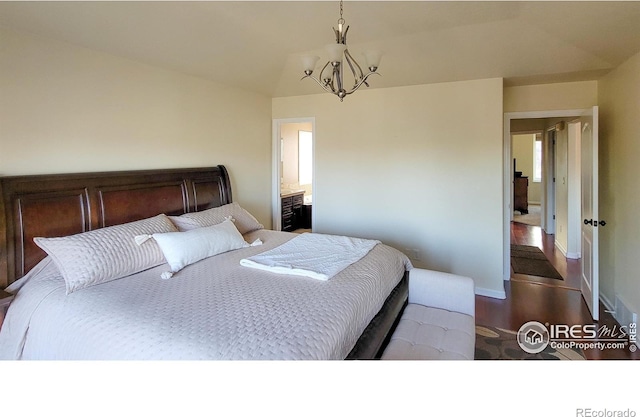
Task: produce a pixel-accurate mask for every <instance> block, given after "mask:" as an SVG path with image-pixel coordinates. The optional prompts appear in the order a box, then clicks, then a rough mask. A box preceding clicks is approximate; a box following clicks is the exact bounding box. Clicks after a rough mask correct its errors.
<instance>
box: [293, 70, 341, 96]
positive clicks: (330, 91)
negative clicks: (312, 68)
mask: <svg viewBox="0 0 640 417" xmlns="http://www.w3.org/2000/svg"><path fill="white" fill-rule="evenodd" d="M305 78H311V79H312V80H313V81H315V82H316V83H318V85H319V86H320V87H322V89H323V90H324V91H326V92H327V93H331V94H336V92H335V90H334V89H333V86H331V89H329V88H327V87H326V86H325V85H324V84H322V82H321V81H320V80H318V79H317V78H316V77H314V76H312V75H305V76H304V77H302V78H300V81H302V80H304V79H305Z"/></svg>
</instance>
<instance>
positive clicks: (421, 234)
mask: <svg viewBox="0 0 640 417" xmlns="http://www.w3.org/2000/svg"><path fill="white" fill-rule="evenodd" d="M273 117H274V118H277V119H280V118H296V117H315V120H316V124H315V126H316V137H315V138H316V148H315V162H316V172H315V175H316V177H315V188H314V217H315V228H316V230H317V231H318V232H321V233H339V234H347V235H352V236H358V237H369V238H376V239H380V240H382V241H383V242H385V243H387V244H390V245H392V246H394V247H397V248H398V249H400V250H403V251H406V250H407V249H418V251H419V252H420V258H421V259H420V260H413V262H414V264H415V265H416V266H423V267H427V268H431V269H436V270H441V271H446V272H453V273H458V274H462V275H467V276H470V277H473V278H474V279H475V282H476V286H477V287H478V291H479V292H485V293H487V294H490V295H504V290H503V281H502V276H503V271H502V264H503V259H502V258H503V256H502V250H503V237H502V219H503V209H502V80H501V79H489V80H478V81H468V82H454V83H442V84H431V85H420V86H412V87H402V88H387V89H376V90H366V89H365V90H362V91H358V92H357V93H355V94H354V95H352V96H349V97H347V98H346V99H345V100H344V102H342V103H341V102H340V101H339V99H338V98H337V97H335V96H332V95H329V94H319V95H312V96H302V97H290V98H276V99H274V100H273Z"/></svg>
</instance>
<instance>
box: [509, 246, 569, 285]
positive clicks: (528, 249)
mask: <svg viewBox="0 0 640 417" xmlns="http://www.w3.org/2000/svg"><path fill="white" fill-rule="evenodd" d="M511 267H512V268H513V272H515V273H516V274H525V275H534V276H537V277H545V278H553V279H563V278H562V275H560V273H559V272H558V271H556V269H555V268H554V267H553V265H551V262H549V260H548V259H547V257H546V256H545V254H544V253H542V250H540V248H538V247H536V246H526V245H511Z"/></svg>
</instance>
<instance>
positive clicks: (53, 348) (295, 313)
mask: <svg viewBox="0 0 640 417" xmlns="http://www.w3.org/2000/svg"><path fill="white" fill-rule="evenodd" d="M294 236H296V235H294V234H291V233H284V232H274V231H270V230H258V231H255V232H251V233H248V234H247V235H245V239H246V240H247V241H248V242H252V241H254V240H255V239H257V238H260V239H261V240H262V241H263V245H261V246H254V247H248V248H242V249H238V250H234V251H231V252H226V253H223V254H219V255H216V256H213V257H210V258H207V259H204V260H201V261H199V262H196V263H195V264H192V265H190V266H188V267H186V268H184V269H183V270H181V271H180V272H179V273H177V274H176V275H175V276H174V277H173V278H171V279H169V280H163V279H161V278H160V275H161V273H162V272H163V271H165V270H167V265H166V264H163V265H160V266H158V267H155V268H152V269H149V270H146V271H142V272H139V273H136V274H134V275H130V276H128V277H124V278H121V279H117V280H114V281H111V282H107V283H103V284H99V285H95V286H92V287H89V288H84V289H82V290H80V291H77V292H74V293H71V294H69V295H66V293H65V283H64V280H63V278H62V277H61V276H60V274H59V272H58V271H57V269H56V267H55V265H54V263H53V262H49V261H48V260H47V259H45V260H44V261H43V262H42V263H41V264H40V265H39V267H38V268H36V269H34V271H33V272H32V273H31V274H30V275H29V278H28V280H25V281H26V282H25V283H24V285H23V286H22V287H21V288H20V290H19V291H18V293H17V294H16V297H15V299H14V301H13V303H12V304H11V307H10V309H9V311H8V314H7V317H6V319H5V323H4V325H3V328H2V331H1V332H0V358H2V359H43V360H64V359H68V360H78V359H80V360H82V359H86V360H110V359H114V360H296V359H297V360H320V359H329V360H331V359H334V360H336V359H344V358H346V357H347V355H348V354H349V352H350V351H351V350H352V348H353V347H354V345H355V344H356V342H357V340H358V338H359V337H360V335H361V334H362V333H363V331H364V329H365V328H366V327H367V325H368V324H369V322H370V321H371V320H372V319H373V318H374V316H375V315H376V314H377V313H378V311H379V310H380V308H381V307H382V305H383V304H384V301H385V299H386V298H387V296H388V295H389V294H390V293H391V292H392V290H393V289H394V287H395V286H396V285H397V284H398V283H399V282H400V280H401V278H402V277H403V275H404V273H405V271H407V270H409V269H410V268H411V263H410V262H409V260H408V258H407V257H406V256H405V255H404V254H402V253H401V252H399V251H398V250H396V249H394V248H391V247H389V246H387V245H384V244H378V245H376V246H375V247H374V248H373V249H372V250H371V251H370V252H369V253H368V254H367V255H365V256H364V257H363V258H362V259H360V260H359V261H358V262H356V263H354V264H352V265H350V266H348V267H347V268H346V269H344V270H343V271H341V272H340V273H339V274H337V275H336V276H334V277H333V278H331V279H330V280H328V281H321V280H316V279H313V278H308V277H299V276H292V275H280V274H276V273H273V272H267V271H261V270H256V269H251V268H246V267H242V266H240V260H241V259H243V258H246V257H249V256H253V255H256V254H259V253H262V252H265V251H267V250H270V249H273V248H275V247H277V246H279V245H281V244H283V243H285V242H287V241H288V240H290V239H291V238H293V237H294Z"/></svg>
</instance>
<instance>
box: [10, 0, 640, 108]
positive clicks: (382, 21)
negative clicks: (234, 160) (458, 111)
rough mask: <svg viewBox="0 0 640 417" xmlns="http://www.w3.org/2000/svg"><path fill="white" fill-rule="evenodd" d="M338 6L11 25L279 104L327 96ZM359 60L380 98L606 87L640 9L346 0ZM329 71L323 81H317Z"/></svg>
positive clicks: (290, 5)
mask: <svg viewBox="0 0 640 417" xmlns="http://www.w3.org/2000/svg"><path fill="white" fill-rule="evenodd" d="M338 17H339V2H338V1H317V2H311V1H284V2H276V1H255V2H251V1H197V2H185V1H161V2H150V1H142V2H128V1H114V2H111V1H106V2H91V1H88V2H82V1H73V2H57V1H44V2H35V1H19V2H7V1H1V2H0V25H1V26H4V27H6V28H9V29H13V30H16V31H21V32H28V33H31V34H35V35H38V36H43V37H46V38H50V39H56V40H60V41H63V42H68V43H71V44H75V45H79V46H83V47H87V48H91V49H94V50H99V51H103V52H106V53H108V54H112V55H117V56H121V57H125V58H128V59H132V60H135V61H140V62H143V63H146V64H150V65H154V66H158V67H163V68H168V69H171V70H175V71H180V72H183V73H187V74H191V75H194V76H198V77H203V78H207V79H210V80H213V81H216V82H219V83H224V84H228V85H232V86H236V87H240V88H244V89H247V90H251V91H255V92H258V93H261V94H264V95H267V96H270V97H284V96H293V95H303V94H315V93H319V92H321V90H320V87H319V86H318V85H317V84H315V83H314V82H313V81H311V80H304V81H300V78H301V77H302V75H303V74H302V69H301V66H300V63H299V55H302V54H306V53H310V52H311V53H314V54H316V55H319V56H321V57H324V56H326V53H325V52H324V50H323V48H324V45H325V44H328V43H331V42H334V41H335V40H334V35H333V30H332V27H334V26H336V21H337V19H338ZM344 18H345V20H346V22H347V24H349V25H350V26H351V29H350V31H349V38H348V41H349V50H350V51H351V53H352V55H353V56H354V57H355V58H356V60H358V61H362V58H361V53H362V51H363V50H365V49H380V50H382V51H384V56H383V58H382V62H381V64H380V68H379V72H380V73H381V74H382V77H374V78H373V79H371V80H370V84H371V88H379V87H398V86H407V85H415V84H429V83H437V82H445V81H461V80H470V79H480V78H493V77H503V78H505V84H506V85H524V84H536V83H550V82H564V81H579V80H590V79H597V78H598V77H600V76H602V75H604V74H606V73H607V72H608V71H610V70H611V69H613V68H615V67H616V66H617V65H619V64H620V63H622V62H624V61H625V60H626V59H628V58H629V57H631V56H633V55H635V54H636V53H638V52H640V1H621V2H614V1H603V2H596V1H585V2H582V1H569V2H559V1H534V2H528V1H513V2H511V1H498V2H489V1H478V2H473V1H472V2H458V1H444V2H436V1H408V2H404V1H355V0H354V1H346V2H345V4H344ZM318 72H319V71H318Z"/></svg>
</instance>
